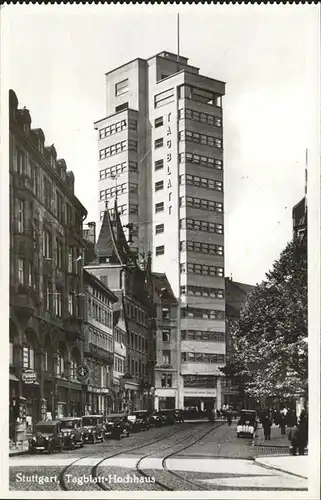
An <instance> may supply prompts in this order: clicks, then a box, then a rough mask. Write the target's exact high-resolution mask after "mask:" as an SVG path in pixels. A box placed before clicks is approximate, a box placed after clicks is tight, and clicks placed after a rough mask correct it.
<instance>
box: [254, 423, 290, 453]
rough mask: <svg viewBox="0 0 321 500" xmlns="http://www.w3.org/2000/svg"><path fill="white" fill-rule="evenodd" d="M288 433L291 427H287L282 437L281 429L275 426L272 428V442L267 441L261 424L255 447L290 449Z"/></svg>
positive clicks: (256, 434)
mask: <svg viewBox="0 0 321 500" xmlns="http://www.w3.org/2000/svg"><path fill="white" fill-rule="evenodd" d="M288 433H289V427H286V429H285V435H284V436H282V434H281V428H280V427H277V426H276V425H274V424H273V425H272V427H271V440H267V441H266V440H265V439H264V431H263V427H262V424H259V426H258V428H257V430H256V433H255V439H254V446H264V447H265V446H267V447H273V448H278V447H280V448H287V449H289V446H290V442H289V439H288Z"/></svg>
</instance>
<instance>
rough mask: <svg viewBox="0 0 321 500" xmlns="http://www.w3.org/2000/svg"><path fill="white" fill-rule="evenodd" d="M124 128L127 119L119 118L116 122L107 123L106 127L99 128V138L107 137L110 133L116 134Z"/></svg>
mask: <svg viewBox="0 0 321 500" xmlns="http://www.w3.org/2000/svg"><path fill="white" fill-rule="evenodd" d="M126 128H127V120H121V121H119V122H117V123H112V124H111V125H108V127H104V128H102V129H100V130H99V139H104V138H105V137H109V136H110V135H113V134H117V133H118V132H121V131H122V130H125V129H126ZM129 128H130V126H129Z"/></svg>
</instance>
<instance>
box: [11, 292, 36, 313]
mask: <svg viewBox="0 0 321 500" xmlns="http://www.w3.org/2000/svg"><path fill="white" fill-rule="evenodd" d="M12 303H13V306H14V307H15V308H16V309H17V310H18V311H19V313H20V314H22V315H23V316H26V317H27V318H30V317H31V316H32V315H33V314H34V313H35V312H36V300H35V297H34V294H33V291H32V289H31V288H29V287H24V286H21V285H19V287H18V292H17V293H15V294H13V298H12Z"/></svg>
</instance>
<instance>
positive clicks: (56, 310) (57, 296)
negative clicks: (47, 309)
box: [55, 291, 62, 318]
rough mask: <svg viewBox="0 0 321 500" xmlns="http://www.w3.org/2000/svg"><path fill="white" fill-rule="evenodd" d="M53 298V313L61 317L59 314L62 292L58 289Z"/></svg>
mask: <svg viewBox="0 0 321 500" xmlns="http://www.w3.org/2000/svg"><path fill="white" fill-rule="evenodd" d="M55 298H56V301H55V302H56V304H55V305H56V309H55V313H56V316H58V318H61V316H62V294H61V292H60V291H57V292H56V295H55Z"/></svg>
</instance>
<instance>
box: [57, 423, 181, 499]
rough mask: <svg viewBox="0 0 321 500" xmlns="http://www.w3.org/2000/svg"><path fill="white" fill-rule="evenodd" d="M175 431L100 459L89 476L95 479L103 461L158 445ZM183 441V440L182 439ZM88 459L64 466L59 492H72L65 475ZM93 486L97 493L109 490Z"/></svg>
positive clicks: (87, 456)
mask: <svg viewBox="0 0 321 500" xmlns="http://www.w3.org/2000/svg"><path fill="white" fill-rule="evenodd" d="M178 432H186V429H182V430H180V431H178ZM178 432H177V430H176V431H175V432H172V433H170V434H167V435H166V436H161V437H159V438H157V439H154V440H152V441H150V442H148V443H146V444H143V445H142V444H138V445H136V446H133V447H131V448H125V449H124V450H121V451H119V452H117V453H112V454H109V455H108V456H104V457H103V458H101V459H100V460H99V461H98V462H97V463H96V464H95V465H94V466H93V467H92V468H91V472H90V476H91V477H92V478H97V477H98V476H97V469H98V467H99V466H100V464H101V463H103V462H104V461H106V460H109V459H111V458H114V457H117V456H120V455H123V454H128V453H131V452H133V451H136V450H139V449H141V448H146V447H148V446H152V445H154V444H158V443H160V442H161V441H165V440H167V439H168V438H170V437H171V436H174V435H176V436H177V434H178ZM184 439H185V438H184ZM88 458H90V455H82V456H81V457H77V458H76V459H75V460H73V461H72V462H71V463H69V464H68V465H66V466H65V467H64V468H63V469H62V470H61V472H60V474H59V477H58V482H59V487H60V489H61V490H63V491H73V490H72V489H71V488H69V487H68V486H67V482H66V475H67V472H68V471H71V470H72V468H73V467H76V466H79V467H81V466H82V465H81V461H84V460H86V459H88ZM93 486H95V487H94V488H93V489H95V490H96V491H99V490H101V489H103V490H109V489H111V488H108V487H106V485H105V484H104V483H98V482H96V483H95V482H94V483H93Z"/></svg>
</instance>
